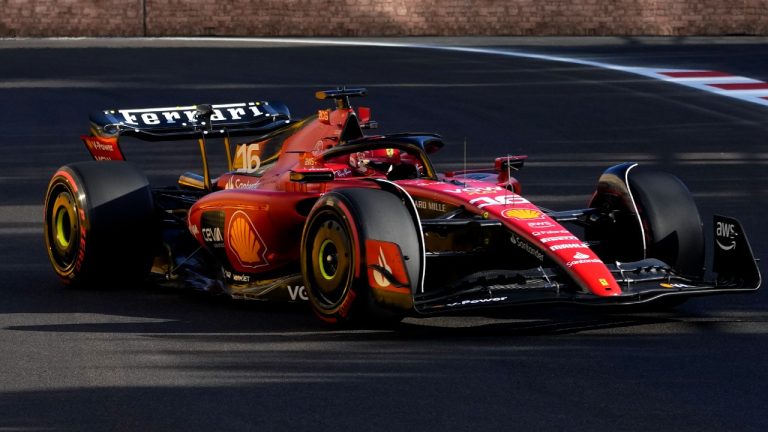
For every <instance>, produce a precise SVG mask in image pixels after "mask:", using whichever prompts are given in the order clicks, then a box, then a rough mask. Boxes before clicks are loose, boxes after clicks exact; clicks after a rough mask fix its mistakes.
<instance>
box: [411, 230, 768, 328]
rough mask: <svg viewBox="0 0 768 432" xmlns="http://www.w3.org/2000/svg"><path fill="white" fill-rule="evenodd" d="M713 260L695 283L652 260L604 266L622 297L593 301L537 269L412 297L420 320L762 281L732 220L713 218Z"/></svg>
mask: <svg viewBox="0 0 768 432" xmlns="http://www.w3.org/2000/svg"><path fill="white" fill-rule="evenodd" d="M714 228H715V232H714V240H713V245H714V251H715V252H714V260H713V265H712V270H713V271H714V272H715V276H714V277H712V278H711V279H701V280H694V279H689V278H685V277H683V276H680V275H678V274H677V273H676V272H675V271H674V269H673V268H672V267H670V266H669V265H667V264H666V263H664V262H662V261H660V260H657V259H652V258H651V259H645V260H642V261H637V262H624V263H619V262H616V263H606V264H607V267H608V268H609V270H610V271H611V273H612V275H613V276H614V278H615V279H616V282H617V283H618V284H619V286H620V287H621V289H622V292H621V294H619V295H616V296H610V297H602V296H597V295H594V294H591V293H588V292H584V291H583V290H580V289H579V288H578V286H577V284H575V283H574V282H573V281H568V280H564V279H563V278H562V272H560V271H558V269H553V268H545V267H538V268H534V269H529V270H526V271H524V272H519V271H514V272H513V271H507V270H498V271H484V272H478V273H476V274H473V275H468V276H467V277H465V278H463V279H462V280H461V282H460V283H458V284H456V285H454V286H452V287H451V288H450V289H447V290H445V291H437V292H435V291H431V292H430V293H428V294H420V295H415V296H414V307H415V309H416V311H417V312H418V313H420V314H425V315H431V314H442V313H447V312H453V311H456V312H458V311H462V310H472V309H480V308H487V307H500V306H509V305H526V304H558V303H559V304H578V305H638V304H643V303H649V302H655V301H660V300H663V299H670V298H673V297H677V298H681V297H694V296H704V295H714V294H726V293H739V292H751V291H755V290H757V289H758V288H759V287H760V283H761V275H760V270H759V268H758V266H757V260H756V259H755V258H754V255H753V253H752V249H751V247H750V245H749V241H748V240H747V237H746V234H745V233H744V231H743V229H742V227H741V224H740V223H739V222H738V221H737V220H735V219H732V218H727V217H723V216H715V217H714Z"/></svg>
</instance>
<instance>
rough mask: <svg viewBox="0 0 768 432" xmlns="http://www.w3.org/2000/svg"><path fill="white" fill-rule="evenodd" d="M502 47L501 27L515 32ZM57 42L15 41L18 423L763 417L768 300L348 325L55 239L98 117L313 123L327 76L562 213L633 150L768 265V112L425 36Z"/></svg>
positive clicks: (4, 114) (483, 423) (170, 163)
mask: <svg viewBox="0 0 768 432" xmlns="http://www.w3.org/2000/svg"><path fill="white" fill-rule="evenodd" d="M118 42H119V41H118ZM498 42H499V41H489V42H487V43H488V45H500V46H499V47H500V48H504V46H501V45H507V47H508V45H509V41H502V42H504V43H498ZM473 43H474V44H482V42H478V41H474V42H473ZM115 44H118V45H119V43H117V42H115ZM61 45H66V44H59V43H53V44H50V46H54V48H40V47H38V48H15V47H14V46H18V45H14V43H13V42H12V41H0V188H1V190H2V192H1V193H0V196H1V197H2V199H1V200H0V275H1V276H2V282H1V285H0V289H1V290H2V292H1V293H0V430H47V431H51V430H131V431H132V430H141V429H143V430H256V429H259V430H312V431H318V430H339V429H342V430H417V431H422V430H424V431H426V430H429V431H443V430H472V431H478V430H643V431H646V430H677V431H685V430H691V431H702V430H734V431H748V430H753V431H764V430H766V429H767V428H768V414H766V409H765V394H766V393H768V384H766V383H768V373H767V372H766V369H768V308H767V307H766V306H768V294H766V292H765V291H762V292H758V293H756V294H751V295H735V296H719V297H711V298H701V299H694V300H690V301H689V302H687V303H686V304H684V305H683V306H681V307H679V308H678V309H677V310H674V311H666V312H634V313H629V312H612V313H602V312H599V311H592V310H576V309H569V308H557V309H545V310H536V311H527V310H512V311H509V312H506V313H504V314H501V315H493V316H479V317H444V318H430V319H424V320H417V319H407V320H405V321H404V323H403V324H402V325H401V326H399V327H397V328H396V329H394V330H376V329H362V330H334V329H328V328H326V327H323V326H321V325H320V324H319V322H318V321H317V320H316V319H315V318H314V317H313V316H312V315H311V313H310V312H309V311H308V310H307V308H306V307H305V306H275V305H262V304H254V303H245V304H243V303H236V302H235V303H232V302H222V301H215V300H213V299H210V298H208V297H205V296H199V295H193V294H190V293H187V292H180V291H164V290H160V289H156V288H152V287H136V288H135V289H131V290H115V289H107V290H103V291H74V290H65V289H62V288H61V287H60V286H59V283H58V281H57V280H56V277H55V276H54V274H53V272H52V270H50V268H49V266H48V263H47V259H46V256H45V251H44V247H43V241H42V235H41V232H42V222H41V214H42V199H43V194H44V192H45V188H46V184H47V181H48V178H49V176H50V175H51V174H52V173H53V171H54V170H55V169H56V168H57V167H58V166H60V165H62V164H64V163H67V162H72V161H78V160H86V159H87V158H88V155H87V153H86V150H85V149H84V147H83V145H82V143H81V142H80V141H79V139H78V136H79V135H80V134H82V133H85V132H86V130H87V113H88V112H90V111H92V110H96V109H102V108H114V107H122V108H135V107H151V106H168V105H184V104H192V103H207V102H214V103H215V102H236V101H245V100H253V99H263V100H282V101H284V102H286V103H287V104H288V105H289V106H290V107H291V108H292V111H293V112H294V113H295V115H297V116H302V115H307V114H311V113H312V112H314V110H316V109H318V108H319V107H322V106H323V104H322V103H320V102H319V101H315V100H314V99H313V97H312V95H313V92H314V91H315V90H318V89H324V88H333V87H335V86H338V85H348V86H365V87H368V89H369V91H370V96H369V97H368V98H367V100H365V101H364V104H365V105H369V106H371V107H373V113H374V118H376V119H378V120H379V121H380V123H381V124H382V131H383V132H394V131H436V132H440V133H442V134H443V136H444V137H445V139H446V141H447V142H448V148H446V149H444V151H443V152H442V153H441V154H438V155H437V156H436V162H437V163H438V165H439V166H440V167H442V168H457V167H460V166H462V165H463V164H464V157H463V154H464V142H466V143H467V144H466V148H467V159H466V161H467V162H466V163H467V164H468V165H470V166H481V165H483V164H486V163H487V164H490V163H491V161H492V159H493V158H494V157H496V156H499V155H505V154H507V153H513V154H528V155H529V156H530V158H531V159H530V163H529V164H528V165H527V166H526V168H525V169H524V170H523V171H522V172H521V173H519V176H518V177H519V179H520V180H521V181H522V183H523V188H524V192H525V193H527V194H528V195H529V197H530V198H531V199H532V200H533V201H534V202H538V203H539V204H541V205H543V206H545V207H550V208H555V209H567V208H573V207H579V206H583V205H584V204H585V203H586V200H587V199H588V197H589V195H590V193H591V191H592V189H593V188H594V184H595V181H596V179H597V176H598V175H599V174H600V172H602V170H603V169H604V168H606V167H608V166H610V165H612V164H614V163H618V162H622V161H625V160H634V161H638V162H640V163H642V164H645V165H650V166H654V167H657V168H659V169H664V170H668V171H671V172H674V173H676V174H677V175H679V176H680V177H681V178H682V179H683V180H684V181H685V182H686V183H687V184H688V186H689V188H690V189H691V191H692V193H693V194H694V197H695V199H696V201H697V203H698V204H699V206H700V208H701V212H702V215H703V218H704V220H705V221H709V220H710V218H711V215H712V214H713V213H716V212H718V213H724V214H729V215H734V216H736V217H738V218H740V219H741V221H742V222H743V224H744V226H745V227H746V229H747V231H748V234H749V236H750V239H751V241H752V245H753V248H754V250H755V253H756V254H757V255H758V256H759V257H762V258H764V259H765V258H766V257H768V224H766V223H765V220H764V219H765V216H764V214H765V211H766V209H768V182H767V181H766V178H767V177H768V174H767V172H768V171H767V170H766V165H768V126H767V124H768V110H767V109H766V108H765V107H761V106H756V105H751V104H749V103H746V102H743V101H738V100H733V99H729V98H725V97H721V96H717V95H713V94H708V93H703V92H699V91H696V90H694V89H690V88H685V87H681V86H676V85H673V84H669V83H664V82H660V81H653V80H649V79H645V78H642V77H638V76H634V75H629V74H624V73H620V72H615V71H608V70H603V69H598V68H591V67H585V66H579V65H569V64H564V63H552V62H546V61H541V60H530V59H519V58H509V57H499V56H492V55H479V54H477V55H474V54H467V53H452V52H445V51H433V50H425V49H406V48H384V47H376V48H374V47H343V46H324V45H318V46H302V45H298V44H291V45H284V46H283V45H280V44H263V45H259V44H253V45H249V46H247V47H243V46H242V45H239V44H232V46H231V47H229V48H223V47H221V46H217V47H206V46H198V47H195V46H188V45H185V44H182V43H180V46H175V47H173V48H158V47H153V45H152V44H147V45H148V46H144V47H142V48H136V49H131V48H119V49H113V48H108V47H104V46H102V47H90V48H87V47H81V48H67V49H63V48H60V46H61ZM75 45H76V44H75ZM104 45H109V42H107V43H105V44H104ZM129 45H130V44H129ZM203 45H204V44H203ZM220 45H223V46H227V45H228V44H227V43H222V44H220ZM12 47H14V48H13V49H11V48H12ZM515 49H523V50H527V51H530V52H537V53H550V54H553V55H555V54H556V55H570V56H574V57H575V58H588V59H599V60H600V61H604V62H613V63H617V64H623V65H634V66H644V67H645V66H650V67H660V68H665V67H682V68H694V69H717V70H724V71H728V72H731V73H734V74H739V75H743V76H748V77H753V78H756V79H762V80H768V76H766V70H768V68H766V63H767V62H768V60H766V59H768V45H766V44H765V43H754V41H749V42H743V43H742V42H740V41H739V40H735V41H729V42H727V43H722V42H707V41H703V42H699V43H690V41H689V40H667V41H663V43H650V42H648V41H642V40H623V41H622V40H618V42H617V41H616V40H600V39H597V40H593V41H592V42H590V43H585V44H569V43H563V44H558V43H546V40H544V42H541V41H538V40H537V41H536V43H531V44H530V45H529V46H522V47H520V46H517V47H515ZM128 154H129V157H133V160H135V161H138V162H139V163H140V164H142V165H143V166H144V167H145V168H146V170H147V172H148V173H149V174H150V176H151V177H152V178H153V180H155V181H158V182H162V181H172V180H173V179H174V176H176V175H178V173H179V172H181V171H183V170H186V169H195V168H196V166H197V156H196V149H195V147H194V145H173V144H172V145H166V144H141V143H136V144H135V145H132V146H131V148H130V149H129V150H128ZM115 241H130V239H115ZM765 262H766V261H763V262H762V264H761V269H762V272H763V273H764V274H765V273H766V270H768V269H767V268H766V265H765ZM119 277H120V275H119V274H116V275H115V278H119Z"/></svg>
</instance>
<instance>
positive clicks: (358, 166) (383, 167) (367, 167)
mask: <svg viewBox="0 0 768 432" xmlns="http://www.w3.org/2000/svg"><path fill="white" fill-rule="evenodd" d="M400 162H401V161H400V151H399V150H397V149H392V148H387V149H377V150H366V151H361V152H356V153H352V154H350V155H349V166H351V167H352V169H353V170H354V171H355V172H357V173H358V174H361V175H370V174H373V172H371V170H373V171H374V172H380V173H384V174H386V173H387V172H389V170H390V169H391V168H392V167H393V166H395V165H399V164H400Z"/></svg>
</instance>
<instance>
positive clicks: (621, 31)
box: [0, 0, 768, 37]
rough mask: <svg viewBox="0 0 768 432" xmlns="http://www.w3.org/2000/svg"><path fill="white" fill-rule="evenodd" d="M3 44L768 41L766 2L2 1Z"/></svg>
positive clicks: (1, 29)
mask: <svg viewBox="0 0 768 432" xmlns="http://www.w3.org/2000/svg"><path fill="white" fill-rule="evenodd" d="M0 9H1V12H2V13H0V36H1V37H49V36H474V35H477V36H547V35H577V36H593V35H594V36H601V35H624V36H642V35H651V36H652V35H659V36H693V35H731V34H739V35H744V34H748V35H766V34H768V0H341V1H328V0H258V1H256V0H254V1H251V0H214V1H211V0H0Z"/></svg>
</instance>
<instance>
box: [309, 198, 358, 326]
mask: <svg viewBox="0 0 768 432" xmlns="http://www.w3.org/2000/svg"><path fill="white" fill-rule="evenodd" d="M353 236H354V234H353V231H352V227H351V226H350V225H349V224H348V222H347V221H346V220H345V218H344V217H343V215H341V214H339V212H338V211H336V210H335V209H333V208H323V209H321V210H320V211H318V212H317V213H316V214H314V215H313V217H312V220H311V221H309V223H308V225H307V228H306V236H305V238H306V242H307V244H306V246H305V247H306V249H305V251H306V253H305V254H304V256H303V257H302V270H303V273H304V277H305V286H306V289H307V295H308V296H309V300H310V303H311V305H312V308H313V310H314V311H315V313H316V314H317V315H318V316H319V317H320V319H322V320H323V321H326V322H329V323H338V322H346V321H348V320H349V319H350V318H351V317H352V315H353V310H352V307H353V305H356V302H355V299H356V298H357V297H358V295H359V294H358V286H357V285H356V284H355V269H356V266H357V260H358V259H359V258H358V257H356V256H355V250H354V244H353Z"/></svg>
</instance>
